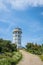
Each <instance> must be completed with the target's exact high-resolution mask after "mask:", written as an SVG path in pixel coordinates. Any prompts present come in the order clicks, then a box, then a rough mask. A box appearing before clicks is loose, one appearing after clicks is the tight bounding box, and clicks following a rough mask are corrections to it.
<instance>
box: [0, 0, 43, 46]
mask: <svg viewBox="0 0 43 65" xmlns="http://www.w3.org/2000/svg"><path fill="white" fill-rule="evenodd" d="M15 27H20V28H21V29H22V32H23V33H22V45H23V46H24V45H26V43H27V42H34V43H38V44H42V43H43V0H0V38H3V39H9V40H11V41H12V38H13V36H12V31H13V30H14V28H15Z"/></svg>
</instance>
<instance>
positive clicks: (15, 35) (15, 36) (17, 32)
mask: <svg viewBox="0 0 43 65" xmlns="http://www.w3.org/2000/svg"><path fill="white" fill-rule="evenodd" d="M21 34H22V30H21V28H15V29H14V31H13V43H15V44H16V45H17V48H21Z"/></svg>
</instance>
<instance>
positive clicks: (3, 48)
mask: <svg viewBox="0 0 43 65" xmlns="http://www.w3.org/2000/svg"><path fill="white" fill-rule="evenodd" d="M13 51H17V45H15V44H12V43H11V41H9V40H3V39H0V53H1V52H13Z"/></svg>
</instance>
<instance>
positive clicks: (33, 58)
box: [17, 50, 43, 65]
mask: <svg viewBox="0 0 43 65" xmlns="http://www.w3.org/2000/svg"><path fill="white" fill-rule="evenodd" d="M20 52H21V53H22V55H23V58H22V60H21V61H20V62H19V63H18V64H17V65H43V62H42V61H41V59H40V58H39V57H38V56H37V55H33V54H30V53H28V52H26V51H24V50H20Z"/></svg>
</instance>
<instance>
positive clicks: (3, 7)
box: [0, 0, 9, 12]
mask: <svg viewBox="0 0 43 65" xmlns="http://www.w3.org/2000/svg"><path fill="white" fill-rule="evenodd" d="M4 2H5V0H4V1H3V0H0V10H1V11H2V10H3V11H7V12H9V10H8V9H7V7H6V5H5V4H4Z"/></svg>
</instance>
